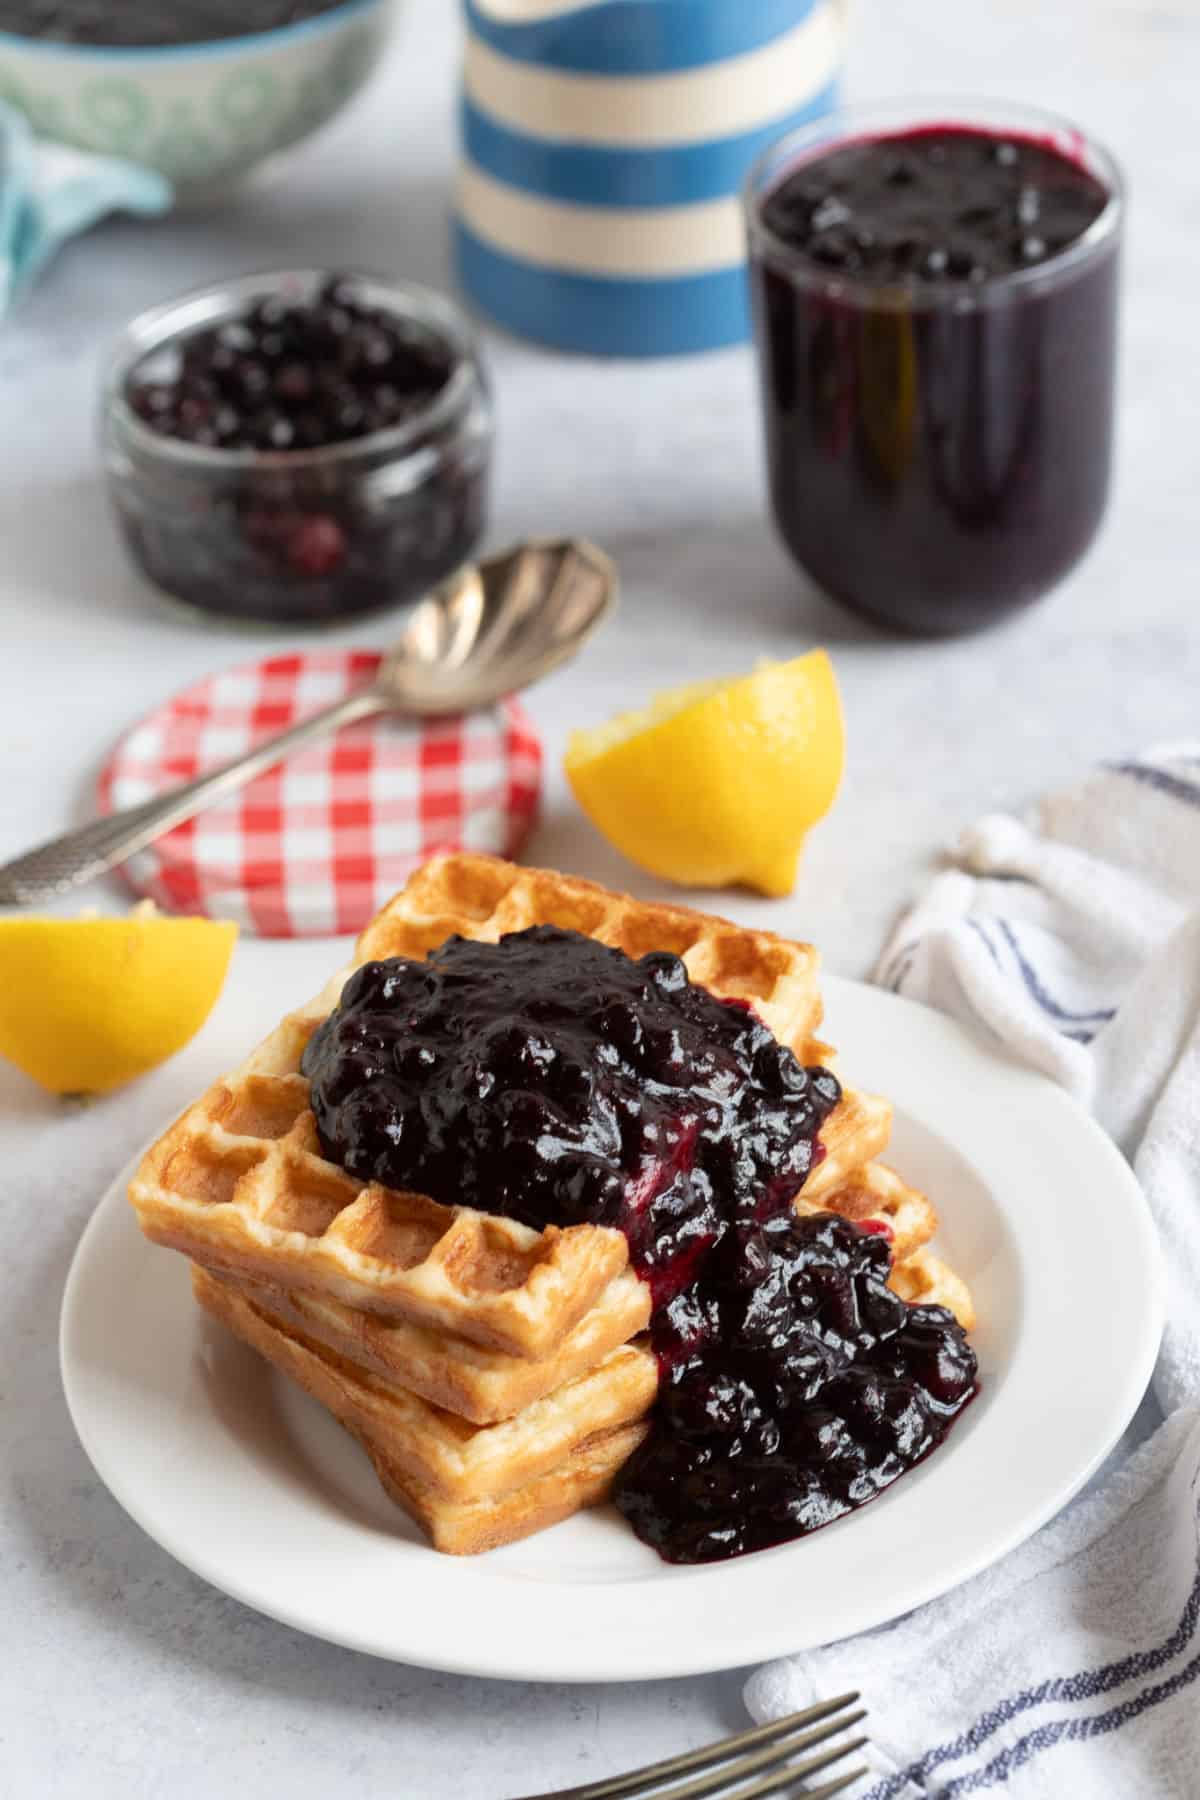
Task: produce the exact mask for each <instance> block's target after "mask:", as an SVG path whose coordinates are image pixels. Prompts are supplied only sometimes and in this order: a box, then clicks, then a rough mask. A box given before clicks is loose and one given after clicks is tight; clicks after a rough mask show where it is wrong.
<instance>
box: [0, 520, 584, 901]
mask: <svg viewBox="0 0 1200 1800" xmlns="http://www.w3.org/2000/svg"><path fill="white" fill-rule="evenodd" d="M616 600H617V572H616V569H615V567H614V565H613V563H612V562H611V561H610V559H609V558H608V557H607V556H605V555H604V553H603V551H600V550H597V549H596V547H595V545H594V544H589V543H586V542H585V541H584V540H582V539H547V540H545V541H542V540H535V541H533V542H530V543H526V544H518V545H517V546H516V547H515V548H514V549H512V550H506V551H504V552H502V554H500V555H499V556H494V557H491V558H489V560H488V561H486V562H482V563H479V564H477V565H473V566H468V567H466V568H464V569H460V570H459V572H458V574H457V575H453V576H451V577H450V578H449V579H448V580H447V581H445V582H443V583H442V584H441V586H440V587H437V588H435V589H434V590H433V592H432V593H431V594H429V595H428V596H427V597H426V598H425V599H424V600H421V601H420V602H418V604H417V606H416V607H415V608H414V609H413V612H412V614H411V615H410V617H409V620H408V624H407V625H406V627H405V629H404V631H403V633H402V635H401V637H400V639H399V641H398V642H397V643H396V644H394V645H393V647H392V649H391V650H390V651H389V652H388V654H387V656H386V657H385V658H384V660H383V662H382V664H381V665H380V668H379V672H378V674H377V675H376V676H375V678H374V680H373V681H372V682H371V683H370V684H369V686H367V687H363V688H359V689H357V690H356V691H355V692H354V693H352V694H348V695H347V696H346V697H345V699H343V700H339V701H338V702H337V704H336V705H334V706H330V707H327V708H326V709H325V711H324V712H320V713H316V714H314V715H313V717H311V718H308V719H302V720H301V721H300V723H299V724H298V725H293V726H291V727H290V729H289V730H287V731H283V732H280V734H279V736H278V737H274V738H271V739H270V740H269V741H268V742H266V743H262V744H256V745H255V746H254V748H253V749H252V750H249V751H247V753H246V754H245V755H244V756H239V757H238V758H237V759H236V761H234V762H231V763H226V764H224V765H223V767H221V768H219V769H210V770H209V771H208V772H207V773H206V774H204V775H201V776H199V777H198V778H197V779H196V780H195V781H189V782H187V783H186V784H185V785H184V786H183V787H177V788H172V789H171V790H170V791H169V792H168V793H165V794H160V795H158V796H157V797H156V798H155V799H153V800H148V801H146V803H145V805H143V806H135V807H130V808H127V809H126V811H124V812H119V813H113V814H112V815H111V816H110V817H108V818H106V819H97V820H95V821H94V822H93V823H92V824H90V825H84V826H81V827H80V829H79V830H78V831H70V832H68V833H67V834H66V836H65V837H59V838H54V839H53V840H52V841H51V842H50V843H48V844H41V845H39V847H38V848H37V849H36V850H29V851H27V852H26V853H25V855H24V856H19V857H17V858H16V860H15V861H14V862H10V863H7V864H6V865H5V866H4V867H3V868H0V906H28V905H32V904H34V903H36V902H37V901H41V900H48V899H51V898H53V897H54V896H55V895H57V894H63V893H66V892H67V891H68V890H69V889H70V888H73V887H79V886H81V885H82V884H83V883H84V882H87V881H92V880H94V879H95V877H96V876H97V875H102V874H103V873H104V871H105V870H106V869H112V868H115V867H116V866H117V865H118V864H119V863H122V862H124V861H125V860H126V858H127V857H130V856H133V855H134V853H135V852H136V851H138V850H142V849H144V848H145V846H146V845H147V844H152V843H153V842H154V840H155V839H156V838H159V837H162V836H163V834H164V833H165V832H168V831H172V830H174V828H175V826H177V825H182V824H183V823H184V821H185V820H186V819H191V818H194V817H195V816H196V814H197V813H199V812H203V810H204V808H205V807H206V806H211V805H212V804H213V802H214V801H215V800H219V799H221V798H223V797H224V796H225V795H226V794H229V793H232V792H234V791H235V790H236V789H237V788H239V787H242V786H243V785H244V784H245V783H246V782H247V781H252V780H253V779H254V777H255V776H256V775H261V774H263V773H264V771H265V770H267V769H272V768H274V767H275V765H276V764H277V763H280V762H282V761H283V759H284V758H285V757H286V756H290V755H291V754H292V752H293V751H295V750H301V749H304V748H305V746H306V745H308V744H311V743H314V742H315V741H316V740H317V739H318V738H320V737H324V736H326V735H327V734H328V733H329V732H331V731H337V730H339V729H340V728H341V727H342V726H344V725H351V724H353V723H354V722H355V721H356V720H359V719H369V718H371V717H372V715H374V714H378V713H386V712H395V713H403V714H406V715H407V716H408V717H409V718H413V717H419V718H437V717H439V716H442V715H445V714H447V713H465V712H474V711H477V710H478V709H479V708H480V707H484V706H489V705H491V704H492V703H493V702H494V701H496V700H499V699H500V698H501V697H502V696H503V695H505V694H515V693H518V692H519V691H520V690H521V689H522V688H527V687H531V686H532V685H533V683H534V682H535V681H540V680H541V679H542V677H543V676H544V675H549V674H550V672H551V670H552V669H557V668H560V667H561V666H562V664H563V663H565V662H568V661H569V660H570V658H571V657H573V656H574V655H575V654H576V652H577V651H579V650H580V649H581V648H582V647H583V645H584V644H585V643H586V642H587V640H588V638H589V637H591V635H592V633H593V632H594V631H595V630H596V628H597V626H599V625H600V624H602V623H603V621H604V620H605V619H606V618H607V617H608V615H609V613H610V612H611V611H612V610H613V607H614V606H615V605H616Z"/></svg>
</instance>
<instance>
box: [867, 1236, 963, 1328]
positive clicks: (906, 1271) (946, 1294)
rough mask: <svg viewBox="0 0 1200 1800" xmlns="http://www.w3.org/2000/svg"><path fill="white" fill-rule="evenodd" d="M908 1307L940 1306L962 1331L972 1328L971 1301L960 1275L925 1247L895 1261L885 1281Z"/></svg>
mask: <svg viewBox="0 0 1200 1800" xmlns="http://www.w3.org/2000/svg"><path fill="white" fill-rule="evenodd" d="M888 1285H889V1287H891V1288H892V1289H893V1290H894V1292H895V1293H897V1294H899V1296H900V1298H901V1299H902V1300H907V1301H908V1303H909V1305H910V1306H944V1307H945V1308H946V1310H947V1311H948V1312H952V1313H953V1314H954V1316H955V1318H956V1319H957V1320H958V1322H959V1324H960V1325H961V1326H962V1328H963V1330H964V1331H974V1329H975V1324H976V1314H975V1303H974V1301H973V1300H972V1299H971V1290H970V1289H969V1288H968V1286H967V1284H966V1282H965V1281H964V1280H963V1279H962V1277H961V1275H956V1274H955V1273H954V1270H953V1269H952V1268H951V1267H950V1265H949V1264H948V1263H944V1262H943V1261H942V1260H941V1258H940V1257H938V1256H934V1255H933V1253H932V1252H931V1251H929V1250H918V1251H917V1252H916V1253H915V1255H913V1256H910V1257H908V1258H907V1259H906V1260H905V1261H904V1262H902V1263H897V1265H896V1267H895V1268H894V1269H893V1270H892V1276H891V1280H890V1282H889V1283H888Z"/></svg>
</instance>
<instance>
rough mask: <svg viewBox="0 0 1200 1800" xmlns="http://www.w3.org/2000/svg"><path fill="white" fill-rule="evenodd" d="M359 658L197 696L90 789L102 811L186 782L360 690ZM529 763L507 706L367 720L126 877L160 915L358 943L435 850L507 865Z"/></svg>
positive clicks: (127, 749)
mask: <svg viewBox="0 0 1200 1800" xmlns="http://www.w3.org/2000/svg"><path fill="white" fill-rule="evenodd" d="M381 660H382V659H381V657H380V655H379V653H378V652H376V651H372V650H347V651H343V650H314V651H306V652H304V653H303V654H297V655H289V656H271V657H267V658H266V659H265V660H264V661H262V662H258V663H248V664H245V665H244V666H243V667H241V668H238V669H230V670H227V671H226V672H225V673H223V674H220V675H214V676H211V677H209V678H208V679H206V680H204V681H200V682H198V683H197V684H196V686H195V687H191V688H188V689H186V690H185V691H184V692H183V693H180V694H176V695H175V696H174V697H173V698H172V699H170V700H168V701H167V702H166V704H165V705H163V706H161V707H159V708H158V710H157V711H155V712H153V713H151V714H149V715H148V716H147V717H146V718H145V719H143V720H142V722H141V723H140V724H139V725H135V726H134V728H133V730H132V731H130V732H128V733H127V734H126V735H125V737H123V738H122V739H121V741H120V743H119V744H118V745H117V747H116V749H115V751H114V752H113V754H112V756H111V758H110V759H109V762H108V763H107V765H106V767H105V769H104V771H103V774H102V775H101V778H100V808H101V811H103V812H114V811H117V810H120V809H121V808H123V807H126V806H138V805H140V804H141V803H142V802H144V801H146V800H151V799H153V798H155V796H157V795H159V794H161V793H163V792H164V791H165V790H166V789H168V788H171V787H175V786H177V785H178V784H179V783H180V782H182V781H190V780H191V779H192V778H193V777H194V776H196V775H201V774H203V773H204V772H205V771H206V770H208V769H211V768H215V767H216V766H217V765H218V764H220V763H224V762H228V761H230V760H231V758H233V757H236V756H239V755H241V754H242V753H243V752H244V751H246V750H249V749H250V748H252V746H253V745H254V744H256V743H259V742H261V740H262V739H263V738H267V737H273V736H274V735H275V734H276V733H277V732H280V731H283V730H284V729H285V728H286V727H287V726H289V725H293V724H295V723H296V722H297V721H298V720H300V719H303V718H305V717H306V716H307V715H308V714H310V713H314V712H319V711H320V710H321V708H322V707H325V706H331V705H332V704H333V703H334V701H336V700H340V699H341V698H342V696H343V695H344V694H346V693H348V692H349V691H350V689H351V688H356V687H361V686H362V685H363V684H364V683H366V682H369V681H370V680H371V678H372V676H373V675H374V674H375V671H376V670H377V669H378V667H379V664H380V661H381ZM541 772H542V749H541V744H540V742H539V739H538V735H537V732H536V730H535V728H534V726H533V724H532V722H531V721H530V719H529V718H528V717H527V715H526V713H525V712H524V710H523V708H522V707H521V706H520V705H519V704H518V702H517V701H516V700H505V701H502V702H501V703H500V704H499V705H498V706H495V707H492V708H491V709H490V710H489V711H486V712H479V713H472V714H470V715H469V716H466V717H462V718H451V719H426V720H419V719H418V720H408V719H403V718H399V717H397V716H396V715H381V716H380V717H378V718H374V719H368V720H365V721H362V722H360V723H358V724H355V725H350V726H347V727H346V728H345V729H344V730H342V731H340V732H338V733H337V734H336V735H335V736H332V737H329V738H327V739H325V740H324V741H322V742H321V743H319V744H316V745H314V746H312V747H311V748H309V749H307V750H304V751H301V752H300V753H298V754H297V755H294V756H291V757H289V758H288V760H287V761H286V762H284V763H281V764H280V765H279V767H278V768H275V769H272V770H271V771H269V773H267V774H266V775H260V776H259V777H258V779H257V780H256V781H253V782H251V783H249V784H248V785H247V786H246V787H244V788H242V789H241V791H240V792H239V793H237V794H234V795H233V796H232V797H231V798H230V799H228V800H225V801H222V802H221V803H219V804H218V805H216V806H212V807H210V808H209V809H208V810H207V811H206V812H203V813H201V814H200V816H199V817H198V818H196V819H193V820H191V821H190V822H189V823H188V824H186V825H181V826H179V827H177V829H176V830H174V831H172V832H169V833H168V834H167V835H166V836H165V837H162V838H160V839H159V840H158V841H157V842H156V843H154V844H152V845H151V846H150V847H149V848H148V849H146V850H143V851H140V852H139V853H138V854H137V855H136V856H134V857H131V858H130V860H129V862H128V863H126V864H125V866H124V870H123V873H124V874H125V876H126V878H127V879H128V881H129V882H130V884H131V885H132V886H133V888H134V889H135V890H136V892H137V893H139V894H141V895H144V896H145V897H146V898H148V899H151V900H153V901H155V902H156V904H157V905H159V906H161V907H163V908H164V909H165V910H167V911H170V912H184V913H204V914H207V915H208V916H209V917H211V918H218V919H234V920H236V921H237V923H238V924H239V925H240V926H241V927H242V929H243V930H245V931H248V932H252V933H257V934H258V935H259V936H260V937H324V936H329V935H331V934H335V933H343V932H352V931H360V930H361V929H362V927H363V926H364V925H365V924H366V923H367V921H368V919H370V918H371V917H372V915H373V914H374V913H375V912H376V911H378V909H379V907H381V906H382V905H383V903H384V902H385V901H386V900H387V899H389V898H390V897H391V895H392V894H394V893H395V892H396V890H397V888H399V887H402V886H403V884H404V882H405V881H406V880H407V879H408V877H409V875H410V874H411V873H412V871H413V870H414V869H415V868H417V867H419V866H420V864H421V863H423V862H424V861H425V860H426V859H427V858H428V857H430V856H432V855H433V854H434V853H435V852H436V851H438V850H448V849H466V850H477V851H485V852H491V853H493V854H495V855H497V856H515V855H516V854H517V852H518V851H519V850H520V848H521V845H522V844H523V842H524V840H525V838H526V836H527V834H528V832H529V829H530V827H531V826H532V824H533V821H534V817H535V815H536V812H537V806H538V798H539V794H540V789H541Z"/></svg>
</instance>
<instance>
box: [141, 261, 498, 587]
mask: <svg viewBox="0 0 1200 1800" xmlns="http://www.w3.org/2000/svg"><path fill="white" fill-rule="evenodd" d="M371 293H372V290H371V287H370V284H364V283H360V282H359V281H357V280H356V279H355V278H354V277H351V276H346V275H334V276H331V277H330V278H329V279H328V280H326V281H325V282H324V284H323V285H322V286H321V287H320V288H319V289H317V290H316V291H315V292H313V293H312V294H311V295H309V296H305V295H304V294H303V293H302V291H301V290H300V289H299V288H297V290H296V291H295V292H294V293H287V294H285V293H283V292H281V293H279V294H268V295H265V296H263V297H262V298H261V299H258V300H256V301H255V302H253V303H252V304H248V305H247V307H246V309H245V310H244V312H242V313H241V314H239V315H238V316H235V317H232V318H228V319H225V320H223V321H222V322H221V323H219V324H215V325H212V326H208V327H205V328H203V329H201V330H198V331H193V332H191V333H188V334H186V335H181V336H180V337H178V338H176V339H173V340H171V341H169V342H168V343H166V344H164V345H162V346H161V347H159V348H158V349H156V350H154V351H152V352H150V353H148V354H147V355H146V356H145V357H143V358H142V360H141V361H140V362H139V363H138V364H137V365H136V366H135V367H134V368H133V370H132V371H131V373H130V374H129V376H128V377H127V378H126V380H125V383H124V387H123V395H122V397H123V400H124V402H125V408H127V409H128V410H127V412H125V413H124V417H123V418H122V417H120V416H117V417H115V418H114V417H113V416H111V415H110V418H109V420H108V422H107V425H106V431H107V437H108V444H107V446H106V448H107V450H108V463H109V472H110V479H111V482H112V491H113V497H114V500H115V503H116V509H117V515H118V519H119V522H120V524H121V526H122V529H123V530H124V533H125V537H126V541H127V543H128V545H129V548H130V551H131V553H132V555H133V557H134V560H135V561H136V562H137V563H138V564H139V566H140V567H141V568H142V569H143V571H144V572H145V573H146V575H147V576H148V577H149V578H150V580H151V581H152V582H153V583H154V584H155V585H156V586H157V587H159V588H161V589H163V590H164V591H165V592H166V593H168V594H170V595H173V596H174V597H176V598H178V599H181V600H184V601H186V602H188V603H189V604H190V605H192V606H195V607H200V608H202V609H203V610H204V611H206V612H215V613H222V614H226V615H231V616H234V617H245V618H250V619H267V620H297V621H317V622H319V621H327V620H334V619H339V618H343V617H352V616H355V615H357V614H360V613H366V612H371V611H376V610H379V609H381V608H384V607H396V606H401V605H404V604H405V603H407V602H410V601H412V600H414V599H416V598H418V597H419V596H420V595H421V594H423V593H425V592H427V591H428V590H429V588H431V587H432V586H434V585H436V583H437V582H439V581H440V580H442V579H443V578H444V577H445V576H446V575H448V574H450V573H451V572H452V571H453V570H454V569H456V568H458V567H459V566H460V565H461V564H462V563H463V562H465V561H466V560H467V559H468V558H469V557H470V555H471V554H472V552H473V550H474V549H475V546H476V544H477V543H478V541H479V538H480V536H481V535H482V532H483V528H484V524H485V519H486V510H487V482H488V474H489V466H490V403H489V402H488V400H487V394H486V387H485V385H484V381H483V377H482V374H481V373H480V371H479V369H478V367H473V368H472V371H471V377H470V380H469V381H468V382H466V383H465V384H464V383H463V382H460V383H459V384H458V385H457V386H456V387H454V388H453V389H452V392H451V393H450V394H449V395H448V394H447V389H448V388H450V387H451V384H452V383H453V381H454V377H455V375H456V374H457V373H459V372H460V371H461V369H462V367H463V363H462V360H461V359H460V358H459V356H458V355H457V354H456V352H455V350H454V348H453V347H452V345H451V344H450V343H449V342H448V341H447V340H446V339H445V338H444V337H443V336H442V335H441V334H440V333H439V332H438V331H437V330H436V329H435V328H434V327H433V326H432V325H430V324H427V323H426V322H425V321H424V320H423V319H422V318H420V317H419V316H417V315H416V314H415V313H414V314H413V316H411V317H410V316H408V315H407V314H406V312H405V311H404V310H403V309H402V308H401V307H399V306H395V307H393V306H388V305H383V304H377V303H376V302H375V300H374V299H373V298H372V297H371ZM122 410H123V411H124V409H122ZM130 414H131V415H132V419H129V415H130ZM125 420H128V423H126V422H125ZM160 445H161V448H160ZM193 449H194V450H197V451H199V452H201V453H202V455H201V456H199V457H194V456H191V455H190V454H188V453H190V452H191V451H192V450H193ZM181 452H182V454H181ZM226 452H227V453H228V455H225V454H223V453H226ZM322 453H325V454H322Z"/></svg>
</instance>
